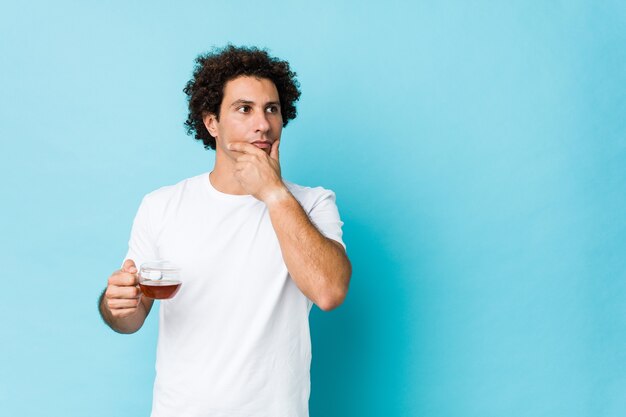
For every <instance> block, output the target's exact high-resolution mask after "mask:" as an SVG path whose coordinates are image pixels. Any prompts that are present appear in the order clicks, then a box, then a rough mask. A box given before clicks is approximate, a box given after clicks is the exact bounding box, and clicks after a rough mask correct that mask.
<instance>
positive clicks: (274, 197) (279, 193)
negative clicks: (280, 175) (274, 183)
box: [263, 184, 292, 207]
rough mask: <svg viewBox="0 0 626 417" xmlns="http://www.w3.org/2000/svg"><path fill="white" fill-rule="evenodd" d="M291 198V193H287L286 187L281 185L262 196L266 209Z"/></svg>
mask: <svg viewBox="0 0 626 417" xmlns="http://www.w3.org/2000/svg"><path fill="white" fill-rule="evenodd" d="M291 197H292V196H291V193H290V192H289V190H288V189H287V187H286V186H285V185H284V184H281V185H280V186H278V187H276V188H274V189H273V190H272V191H270V192H268V193H267V194H266V195H265V196H264V198H263V202H264V203H265V205H267V206H268V207H271V206H273V205H276V204H280V202H282V201H285V200H288V199H289V198H291Z"/></svg>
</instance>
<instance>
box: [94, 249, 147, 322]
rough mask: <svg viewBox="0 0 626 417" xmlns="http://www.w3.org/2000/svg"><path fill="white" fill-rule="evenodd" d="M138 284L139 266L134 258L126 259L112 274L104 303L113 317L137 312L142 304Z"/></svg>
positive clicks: (121, 316) (127, 315)
mask: <svg viewBox="0 0 626 417" xmlns="http://www.w3.org/2000/svg"><path fill="white" fill-rule="evenodd" d="M138 284H139V277H138V276H137V266H136V265H135V262H134V261H133V260H132V259H127V260H126V261H124V265H123V266H122V269H120V270H118V271H115V272H114V273H113V274H111V276H110V277H109V283H108V285H107V289H106V291H105V293H104V298H103V303H104V306H105V308H106V309H107V310H109V311H110V312H111V316H113V318H124V317H129V316H133V315H135V314H136V313H137V309H138V308H140V304H141V289H140V288H139V285H138Z"/></svg>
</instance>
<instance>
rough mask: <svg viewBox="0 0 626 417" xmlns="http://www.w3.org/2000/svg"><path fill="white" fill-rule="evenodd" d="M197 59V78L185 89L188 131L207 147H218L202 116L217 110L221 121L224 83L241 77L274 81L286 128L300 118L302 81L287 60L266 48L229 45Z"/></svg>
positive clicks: (194, 72) (190, 81)
mask: <svg viewBox="0 0 626 417" xmlns="http://www.w3.org/2000/svg"><path fill="white" fill-rule="evenodd" d="M195 62H196V65H195V68H194V71H193V77H192V79H191V80H189V82H188V83H187V85H186V86H185V88H184V89H183V91H184V93H185V94H186V95H187V101H188V102H189V114H188V116H187V121H185V126H186V128H187V134H189V135H191V134H194V135H195V138H196V140H201V141H202V142H203V143H204V148H205V149H209V148H211V149H215V146H216V143H215V138H214V137H213V136H211V134H210V133H209V131H208V130H207V129H206V126H204V122H203V121H202V118H203V116H204V115H206V114H207V113H213V114H215V115H216V116H217V119H218V120H219V117H220V106H221V104H222V99H223V97H224V86H225V85H226V83H227V82H228V81H230V80H232V79H234V78H237V77H239V76H252V77H257V78H267V79H269V80H271V81H272V82H273V83H274V84H275V85H276V89H277V90H278V97H279V99H280V112H281V114H282V116H283V127H284V126H287V123H288V122H289V120H292V119H295V118H296V106H295V102H296V101H298V99H299V98H300V90H299V87H300V84H299V83H298V80H296V73H295V72H293V71H291V69H290V68H289V63H288V62H287V61H281V60H279V59H278V58H275V57H271V56H270V55H269V54H268V52H267V51H266V50H265V49H259V48H256V47H236V46H233V45H230V44H229V45H227V46H226V47H224V48H215V49H213V51H211V52H208V53H206V54H201V55H199V56H198V57H197V58H196V60H195Z"/></svg>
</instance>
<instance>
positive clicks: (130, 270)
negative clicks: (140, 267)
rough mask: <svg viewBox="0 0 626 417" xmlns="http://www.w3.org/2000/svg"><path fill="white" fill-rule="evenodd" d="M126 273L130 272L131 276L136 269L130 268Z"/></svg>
mask: <svg viewBox="0 0 626 417" xmlns="http://www.w3.org/2000/svg"><path fill="white" fill-rule="evenodd" d="M128 272H130V273H131V274H134V273H135V272H137V269H136V268H135V267H134V266H131V267H130V269H129V270H128Z"/></svg>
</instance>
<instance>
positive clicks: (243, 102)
mask: <svg viewBox="0 0 626 417" xmlns="http://www.w3.org/2000/svg"><path fill="white" fill-rule="evenodd" d="M238 104H248V105H251V104H254V101H250V100H244V99H239V100H235V101H233V103H232V104H231V105H230V107H233V106H236V105H238ZM265 105H266V106H270V105H274V106H280V101H268V102H267V103H265Z"/></svg>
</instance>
